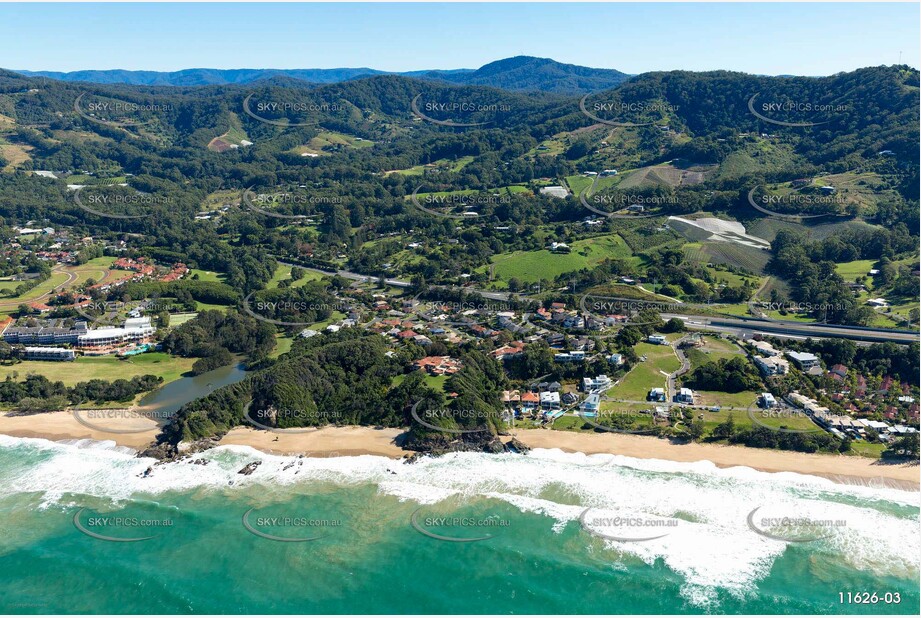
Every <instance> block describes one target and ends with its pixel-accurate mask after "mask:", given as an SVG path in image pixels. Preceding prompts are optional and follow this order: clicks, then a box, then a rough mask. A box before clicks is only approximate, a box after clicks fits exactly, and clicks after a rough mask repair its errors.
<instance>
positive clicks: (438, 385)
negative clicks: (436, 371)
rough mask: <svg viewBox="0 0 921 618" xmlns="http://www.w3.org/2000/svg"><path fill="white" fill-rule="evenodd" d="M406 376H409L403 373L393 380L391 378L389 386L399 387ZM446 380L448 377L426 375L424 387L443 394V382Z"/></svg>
mask: <svg viewBox="0 0 921 618" xmlns="http://www.w3.org/2000/svg"><path fill="white" fill-rule="evenodd" d="M408 375H409V374H408V373H403V374H400V375H398V376H396V377H395V378H393V381H392V382H391V383H390V385H391V386H392V387H395V386H399V385H400V384H402V383H403V381H404V380H406V376H408ZM447 380H448V376H430V375H428V374H426V376H425V385H426V386H428V387H429V388H431V389H433V390H436V391H440V392H444V390H445V382H447Z"/></svg>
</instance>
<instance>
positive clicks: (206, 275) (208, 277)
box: [188, 268, 224, 282]
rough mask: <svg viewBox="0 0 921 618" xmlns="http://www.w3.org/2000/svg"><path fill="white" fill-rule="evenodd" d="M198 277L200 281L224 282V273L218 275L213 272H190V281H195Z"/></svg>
mask: <svg viewBox="0 0 921 618" xmlns="http://www.w3.org/2000/svg"><path fill="white" fill-rule="evenodd" d="M196 275H198V281H219V282H223V281H224V273H216V272H214V271H211V270H199V269H197V268H193V269H191V270H190V271H189V275H188V277H189V279H194V278H195V276H196Z"/></svg>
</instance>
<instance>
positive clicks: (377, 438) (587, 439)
mask: <svg viewBox="0 0 921 618" xmlns="http://www.w3.org/2000/svg"><path fill="white" fill-rule="evenodd" d="M81 420H84V422H81V421H80V420H78V419H77V418H76V417H75V415H74V414H73V413H72V412H69V411H63V412H46V413H40V414H32V415H24V416H20V415H14V416H10V415H9V414H7V413H0V434H5V435H8V436H12V437H17V438H43V439H46V440H51V441H61V440H86V439H89V440H97V441H111V442H115V443H116V444H117V445H119V446H124V447H128V448H131V449H133V450H135V451H138V452H140V451H142V450H143V449H145V448H147V447H148V446H149V445H150V444H151V442H153V440H154V439H155V438H156V435H157V433H159V426H158V424H157V423H156V422H155V421H153V420H150V419H147V418H143V417H132V418H125V417H122V416H116V417H112V418H106V419H105V420H104V421H103V420H99V421H95V422H94V423H92V424H94V425H96V426H95V427H93V426H90V425H91V423H88V422H86V421H85V419H81ZM103 424H104V425H103ZM103 426H104V428H102V427H103ZM105 429H111V430H113V431H105ZM116 431H117V432H120V433H115V432H116ZM404 432H405V429H397V428H381V429H375V428H373V427H323V428H320V429H315V430H311V431H306V432H303V433H284V434H283V433H278V434H276V433H271V432H267V431H261V430H257V429H254V428H250V427H235V428H234V429H232V430H230V431H229V432H228V433H227V434H226V435H224V436H223V437H222V438H221V440H220V441H219V442H218V445H220V446H225V445H234V446H249V447H251V448H254V449H256V450H259V451H262V452H265V453H267V454H271V455H305V456H308V457H337V456H341V457H350V456H356V455H376V456H381V457H390V458H392V459H402V458H404V457H408V456H409V455H411V454H412V452H411V451H405V450H403V449H402V448H401V447H400V446H399V445H398V439H399V437H400V436H401V434H403V433H404ZM515 435H516V437H518V439H520V440H521V441H522V442H524V443H525V444H526V445H528V446H529V447H531V448H541V449H559V450H561V451H564V452H569V453H584V454H586V455H595V454H611V455H622V456H625V457H632V458H637V459H659V460H666V461H673V462H682V463H693V462H697V461H709V462H711V463H713V464H714V465H716V466H717V467H719V468H732V467H736V466H744V467H748V468H752V469H755V470H759V471H762V472H769V473H778V472H793V473H797V474H806V475H811V476H819V477H822V478H826V479H829V480H832V481H834V482H837V483H843V484H862V485H867V484H882V485H885V486H888V487H894V488H897V489H903V490H907V491H919V490H921V478H919V474H921V467H919V466H918V465H917V464H915V465H912V464H884V463H880V461H879V460H876V459H869V458H866V457H857V456H849V455H827V454H821V455H820V454H813V453H798V452H794V451H779V450H771V449H755V448H749V447H744V446H725V445H718V444H700V443H690V444H674V443H671V442H669V441H668V440H666V439H662V438H656V437H650V436H636V435H627V434H614V433H605V434H598V433H576V432H569V431H552V430H547V429H519V430H517V431H516V432H515ZM505 441H507V440H505Z"/></svg>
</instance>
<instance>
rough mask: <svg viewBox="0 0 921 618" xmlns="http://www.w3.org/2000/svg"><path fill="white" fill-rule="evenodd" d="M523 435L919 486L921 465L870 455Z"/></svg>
mask: <svg viewBox="0 0 921 618" xmlns="http://www.w3.org/2000/svg"><path fill="white" fill-rule="evenodd" d="M516 434H517V436H518V439H520V440H521V441H522V442H524V443H525V444H527V445H528V446H530V447H531V448H558V449H560V450H562V451H567V452H579V453H585V454H586V455H593V454H596V453H614V454H617V455H625V456H627V457H637V458H643V459H665V460H668V461H683V462H694V461H701V460H706V461H712V462H713V463H715V464H716V465H717V466H719V467H721V468H729V467H732V466H747V467H749V468H754V469H755V470H761V471H763V472H797V473H800V474H812V475H815V476H822V477H825V478H828V479H831V480H833V481H838V482H842V483H854V482H863V483H867V482H872V481H878V482H881V483H886V482H889V484H893V483H892V482H894V485H895V486H899V487H902V488H905V489H913V490H918V488H919V471H921V469H919V466H918V465H911V464H902V465H890V464H882V463H880V462H879V461H878V460H876V459H870V458H868V457H852V456H847V455H817V454H813V453H796V452H793V451H777V450H770V449H757V448H747V447H744V446H724V445H721V444H698V443H691V444H673V443H671V442H669V441H668V440H665V439H660V438H654V437H650V436H634V435H626V434H614V433H575V432H568V431H549V430H546V429H519V430H518V431H517V432H516Z"/></svg>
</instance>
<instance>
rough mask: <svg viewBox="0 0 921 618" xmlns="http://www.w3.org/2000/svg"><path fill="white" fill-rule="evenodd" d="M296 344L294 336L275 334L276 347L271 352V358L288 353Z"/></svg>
mask: <svg viewBox="0 0 921 618" xmlns="http://www.w3.org/2000/svg"><path fill="white" fill-rule="evenodd" d="M292 345H294V338H293V337H286V336H285V335H282V334H281V333H276V334H275V349H274V350H272V352H271V353H270V354H269V358H278V357H279V356H281V355H282V354H287V353H288V352H289V351H290V350H291V346H292Z"/></svg>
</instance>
